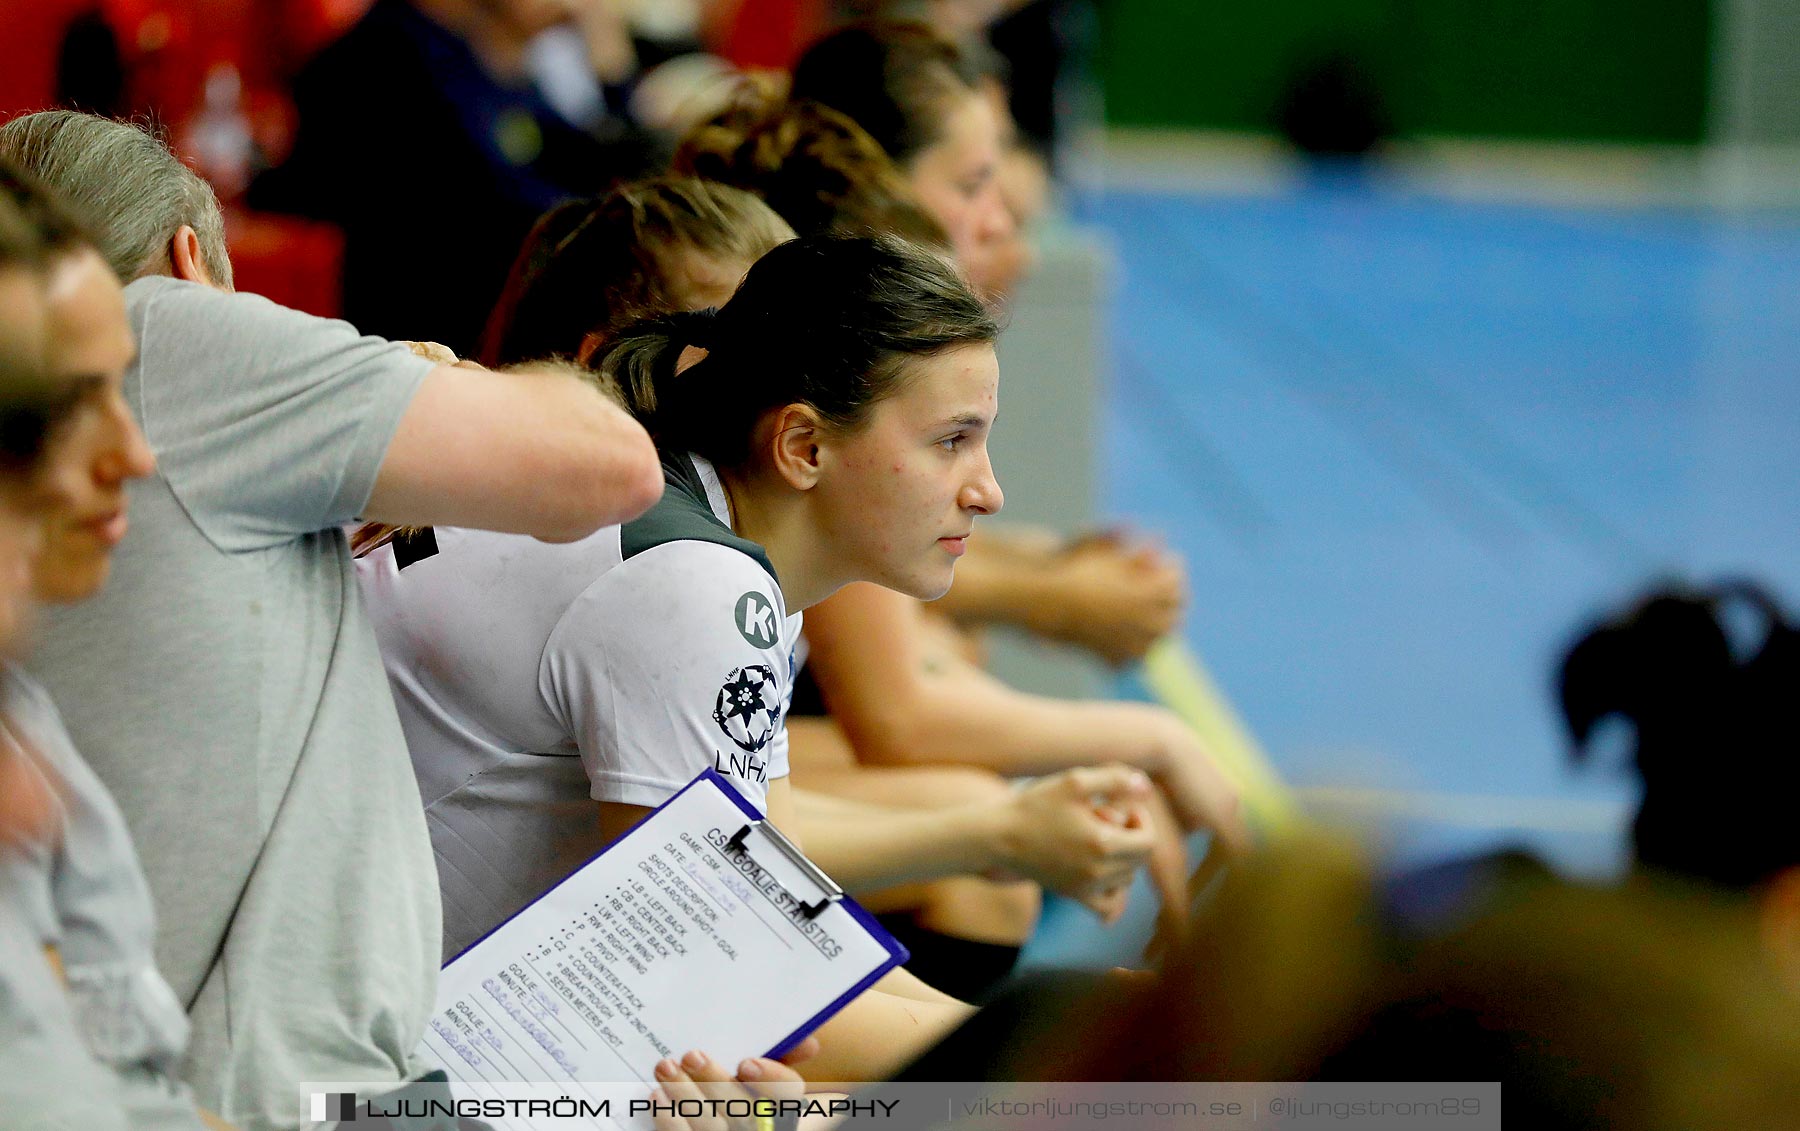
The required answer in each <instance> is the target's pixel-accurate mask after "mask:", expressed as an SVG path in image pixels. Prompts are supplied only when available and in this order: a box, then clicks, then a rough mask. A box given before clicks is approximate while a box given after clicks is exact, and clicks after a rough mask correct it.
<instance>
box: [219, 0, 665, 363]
mask: <svg viewBox="0 0 1800 1131" xmlns="http://www.w3.org/2000/svg"><path fill="white" fill-rule="evenodd" d="M546 35H549V36H550V38H548V39H544V38H542V37H544V36H546ZM571 35H572V36H573V37H574V38H573V39H571V38H570V36H571ZM584 64H585V66H586V68H587V69H586V70H585V72H584V71H583V69H582V68H583V65H584ZM635 66H636V62H635V57H634V54H633V49H632V45H631V41H630V39H629V37H628V35H627V34H626V32H625V29H624V27H623V25H622V23H620V22H619V21H618V20H617V19H616V18H615V17H613V16H612V14H611V6H610V5H608V4H606V3H605V2H604V0H579V2H572V3H567V4H563V3H555V2H553V0H411V2H408V0H377V2H376V3H375V4H374V6H373V7H372V8H371V9H370V10H369V13H368V15H367V16H365V17H364V18H363V20H362V21H361V22H360V23H358V24H357V25H356V26H355V27H354V28H352V29H351V30H350V31H349V32H347V33H346V34H345V35H344V36H343V37H342V38H341V39H339V40H338V41H337V42H336V43H334V44H332V45H331V46H330V47H327V48H326V49H325V50H324V51H322V52H320V53H319V54H318V56H316V57H315V58H314V59H313V60H312V61H311V62H310V63H308V64H307V65H306V67H305V68H304V69H303V70H302V71H301V73H300V75H299V77H298V78H297V80H296V82H295V87H294V97H295V102H296V104H297V107H298V110H299V116H300V124H299V129H298V132H297V135H296V139H295V145H294V152H293V154H292V156H291V157H289V158H288V160H287V161H286V162H285V163H283V164H282V165H281V166H280V167H279V168H277V169H275V170H272V171H271V172H269V173H267V174H265V175H264V176H263V177H262V178H260V179H259V180H258V181H257V183H256V185H255V186H254V188H253V191H252V195H251V202H252V203H253V204H254V205H256V206H257V207H264V208H271V209H275V210H277V211H287V212H295V213H300V214H303V215H308V216H314V217H317V218H319V219H324V220H329V221H332V222H334V223H337V224H339V225H340V226H342V228H343V229H344V234H345V240H346V246H345V252H344V276H343V277H344V315H345V317H346V318H348V319H349V320H350V321H351V322H352V323H354V324H355V325H356V326H357V327H358V328H359V329H361V330H363V331H365V332H367V333H372V334H378V335H384V336H389V337H397V338H411V339H420V338H429V339H433V340H436V341H440V342H443V343H444V344H446V345H448V346H450V347H451V348H452V349H453V350H455V351H456V352H458V353H464V352H469V351H471V350H473V348H474V347H475V345H476V339H477V337H478V335H479V333H480V329H481V326H482V324H483V322H484V320H485V318H486V315H487V312H488V310H489V309H490V308H491V307H492V305H493V302H494V298H495V296H496V295H497V294H499V292H500V287H501V284H502V282H503V281H504V280H505V278H506V272H507V268H508V267H509V266H510V264H511V262H512V257H513V252H514V251H515V250H516V249H517V248H518V246H519V241H520V240H521V239H522V238H523V237H524V236H525V234H526V232H528V231H529V230H530V228H531V225H532V223H533V221H535V220H536V219H537V217H538V216H539V215H540V214H541V213H542V212H544V211H545V210H546V209H548V208H550V207H551V206H552V205H554V204H556V203H557V202H558V201H560V200H562V199H563V198H565V197H568V196H574V195H581V194H590V193H594V192H598V191H600V190H602V189H604V188H605V187H607V186H608V185H609V184H611V183H613V182H614V181H617V180H620V179H624V178H628V177H631V176H634V175H636V174H638V173H640V172H642V171H644V170H646V169H647V168H648V167H649V166H650V164H651V163H652V147H651V145H650V143H649V141H648V140H647V139H646V138H645V136H644V135H643V134H642V133H641V132H640V131H638V130H637V129H636V128H635V127H634V126H632V125H631V124H630V123H629V122H628V121H627V120H626V119H624V118H623V117H621V116H620V115H619V114H618V113H616V112H615V111H614V110H613V107H614V106H615V105H617V104H619V102H620V97H621V96H620V95H619V94H618V93H617V91H616V90H615V89H614V87H613V86H612V85H610V84H613V83H617V82H620V81H623V80H625V79H627V78H629V76H630V74H631V73H632V72H633V70H634V68H635Z"/></svg>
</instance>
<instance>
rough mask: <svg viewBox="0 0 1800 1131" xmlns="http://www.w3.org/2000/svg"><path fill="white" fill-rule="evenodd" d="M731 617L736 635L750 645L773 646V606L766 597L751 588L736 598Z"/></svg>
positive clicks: (758, 646) (774, 627) (774, 629)
mask: <svg viewBox="0 0 1800 1131" xmlns="http://www.w3.org/2000/svg"><path fill="white" fill-rule="evenodd" d="M733 617H734V620H735V623H736V624H737V630H738V635H739V636H742V637H743V638H744V639H745V640H747V641H749V643H750V646H751V647H753V648H773V647H775V635H776V626H775V606H774V605H771V604H770V603H769V599H768V598H767V597H765V596H763V595H762V594H761V593H758V592H757V591H756V590H754V589H752V590H751V591H750V592H748V593H746V594H744V595H743V596H742V597H739V598H738V599H737V610H736V612H735V613H734V614H733Z"/></svg>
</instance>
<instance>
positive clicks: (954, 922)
mask: <svg viewBox="0 0 1800 1131" xmlns="http://www.w3.org/2000/svg"><path fill="white" fill-rule="evenodd" d="M826 114H830V112H829V111H827V112H826ZM833 116H834V117H835V115H833ZM839 123H840V125H841V127H842V128H843V130H844V131H846V132H847V133H850V132H854V133H860V131H858V130H857V127H856V126H855V125H853V124H851V123H849V122H847V121H842V120H841V119H840V120H839ZM835 140H836V139H833V138H831V137H829V136H828V137H825V138H821V139H819V142H820V143H819V144H817V145H813V146H810V147H809V150H810V151H811V152H813V153H815V154H817V155H818V156H819V157H821V158H822V159H824V160H828V161H830V162H831V164H832V165H833V167H835V168H837V169H838V170H839V171H840V172H841V174H842V180H841V187H840V189H839V190H838V191H837V192H836V193H834V194H833V196H832V198H831V199H829V200H827V199H821V198H820V197H818V196H813V197H812V199H813V200H814V202H815V207H817V208H818V209H819V210H820V211H821V212H829V213H830V214H831V215H834V216H837V217H840V218H841V221H842V222H841V223H840V224H839V226H840V227H842V228H844V229H846V230H855V229H856V228H857V227H859V226H861V225H864V224H867V223H869V222H872V221H875V220H877V219H880V218H883V217H892V216H896V215H898V214H901V213H904V212H908V211H911V212H914V213H916V214H917V216H916V222H915V229H916V230H918V231H919V232H921V233H922V234H927V235H928V234H929V228H930V227H935V225H934V224H933V223H932V221H930V220H929V218H926V217H924V216H923V214H922V213H917V210H916V209H915V208H913V206H912V205H911V204H910V203H908V202H907V201H906V199H905V197H904V195H903V193H904V190H903V188H902V187H900V186H897V185H894V184H890V183H884V182H883V179H882V176H881V174H882V173H883V172H884V171H885V173H886V175H887V176H888V177H890V178H892V179H893V180H894V181H897V180H898V174H897V173H896V172H894V170H893V168H892V166H891V164H890V163H889V162H888V161H887V159H886V158H885V157H883V156H882V155H881V154H880V153H879V152H878V151H874V148H873V143H872V142H868V141H867V140H866V139H864V145H863V148H862V149H861V150H858V149H856V148H855V147H853V146H852V145H851V144H849V143H848V139H847V138H846V139H844V141H845V143H844V144H836V143H834V142H835ZM859 156H860V158H861V162H860V164H859V161H858V158H859ZM792 238H793V230H792V229H791V228H789V227H788V226H787V224H785V223H784V222H783V221H782V219H781V218H780V217H779V216H777V215H776V214H775V213H774V211H773V210H772V209H771V208H770V207H769V206H768V205H767V204H764V203H763V202H762V201H761V200H760V199H758V198H757V197H755V196H753V195H751V194H750V193H747V192H744V191H742V190H739V189H735V188H731V187H729V186H726V185H722V184H718V183H716V182H711V181H703V180H697V179H693V178H687V177H661V178H655V179H652V180H648V181H643V182H639V183H636V184H632V185H627V186H623V187H621V188H619V189H616V190H614V191H613V192H611V193H609V194H607V195H606V196H604V197H601V198H596V199H593V200H576V201H569V202H566V203H565V204H563V205H560V206H559V207H557V208H556V209H553V210H552V211H550V212H549V213H546V214H545V216H544V217H543V218H542V219H541V220H540V221H539V222H538V224H537V225H536V227H535V228H534V229H533V231H532V234H531V236H530V237H529V238H528V239H527V240H526V243H525V246H524V247H523V248H521V250H520V254H519V257H518V261H517V263H516V264H515V266H514V268H513V271H512V275H511V278H510V280H509V283H508V286H507V290H506V292H505V294H504V295H503V296H502V298H501V301H500V303H499V305H498V306H497V307H496V309H495V314H494V318H493V319H492V320H491V321H490V324H489V326H488V332H487V335H486V343H487V345H486V347H485V349H484V360H486V361H487V362H488V363H490V364H499V365H504V364H513V363H517V362H525V361H530V360H534V359H540V358H545V357H564V358H570V357H573V358H586V357H588V356H590V355H591V354H592V352H593V351H594V350H595V349H596V348H599V347H600V346H601V344H602V343H604V342H605V341H607V340H610V339H611V338H612V337H613V336H614V335H616V334H617V332H618V330H619V329H620V328H621V327H622V326H623V325H624V324H625V323H626V322H628V321H629V320H630V319H631V318H632V317H633V316H634V315H641V314H647V313H664V312H669V311H673V310H694V309H700V308H703V307H707V306H716V305H718V304H720V303H722V302H724V301H725V300H726V299H727V298H729V297H730V294H731V289H732V288H733V287H735V286H736V285H737V283H738V281H739V280H741V279H742V278H743V275H744V272H746V271H748V270H749V269H750V265H751V264H752V263H754V262H755V261H756V259H757V258H758V257H759V256H761V255H762V254H763V253H764V252H767V251H768V250H769V249H771V248H773V247H774V246H776V245H777V244H779V243H782V242H784V241H786V240H789V239H792ZM371 533H372V532H371ZM958 568H959V569H960V568H961V565H960V564H959V566H958ZM833 729H835V728H833V727H832V725H831V723H830V722H829V720H822V719H814V720H808V727H807V730H808V734H807V735H805V736H804V737H805V740H806V741H811V742H825V741H831V740H832V737H833V736H832V735H830V734H826V733H818V732H821V731H830V730H833ZM790 738H793V739H794V740H795V741H800V740H801V736H798V735H790ZM892 773H893V774H894V775H895V776H899V777H903V778H904V779H905V781H906V786H907V791H906V792H905V794H904V795H901V796H896V797H894V798H892V799H891V800H890V801H888V802H887V803H883V804H875V803H871V802H857V801H851V800H846V799H839V798H834V797H832V796H830V795H827V794H823V793H818V792H814V791H810V790H807V789H806V788H805V787H806V784H807V782H806V780H805V777H804V776H802V778H801V779H800V780H799V781H797V782H796V790H795V800H796V803H797V810H798V819H799V821H800V832H801V835H803V836H804V837H805V838H806V840H807V844H808V847H809V849H810V850H811V853H812V856H813V859H814V860H815V861H816V862H818V863H819V864H820V865H821V866H822V867H823V868H824V869H825V870H826V871H827V872H829V873H830V874H831V875H832V876H833V877H834V878H835V879H836V880H837V881H838V882H839V883H841V884H843V885H844V886H845V887H846V889H848V890H849V891H851V892H852V893H854V894H855V895H856V896H857V897H858V898H859V899H861V900H862V901H863V902H864V904H865V905H866V906H868V907H870V909H871V910H875V911H877V912H878V913H881V912H888V913H890V915H889V917H888V918H885V919H884V921H885V922H890V923H893V919H892V915H897V914H903V913H905V914H909V915H910V913H911V912H913V911H915V910H918V911H924V912H926V913H927V914H929V915H930V916H931V919H932V922H933V924H934V926H935V928H936V932H935V933H936V934H938V935H942V936H943V937H942V938H941V939H935V940H927V941H926V942H925V943H924V944H923V945H921V938H920V937H919V934H918V932H914V933H913V934H911V935H910V936H909V937H908V938H907V939H906V942H907V945H908V947H909V948H910V949H912V950H913V952H914V956H915V960H917V959H919V958H920V956H921V953H922V952H923V951H925V950H929V949H932V947H933V943H934V942H935V949H936V950H938V951H944V952H947V956H953V957H954V959H955V961H954V962H938V963H936V964H934V966H933V975H932V976H931V977H927V978H926V979H925V980H926V981H928V982H930V983H931V984H932V985H936V986H938V987H939V988H941V989H945V990H947V991H949V992H952V993H953V994H955V996H959V997H971V998H972V997H975V996H979V995H980V994H981V993H982V992H983V990H984V989H985V988H986V987H987V986H988V985H990V984H991V983H992V982H994V981H995V980H997V979H998V978H999V977H1002V976H1004V975H1005V974H1006V972H1007V971H1008V970H1009V969H1010V967H1011V964H1012V960H1013V956H1014V954H1015V953H1016V950H1015V949H1014V948H1012V947H1009V946H1002V945H996V944H995V943H994V942H993V941H992V938H993V935H994V933H995V932H996V931H1007V930H1012V931H1016V932H1017V935H1016V938H1017V939H1018V940H1020V941H1022V940H1023V938H1024V937H1025V935H1027V934H1028V933H1029V932H1030V930H1031V929H1032V927H1033V926H1034V925H1035V921H1036V908H1037V902H1038V899H1037V889H1036V886H1035V884H1036V883H1041V884H1043V885H1044V886H1046V887H1049V888H1052V889H1053V890H1056V891H1058V892H1059V893H1062V894H1065V895H1068V896H1070V897H1072V898H1075V899H1077V900H1080V901H1082V902H1083V903H1085V904H1086V905H1088V906H1089V907H1091V908H1092V909H1093V910H1094V911H1095V912H1096V913H1097V914H1099V915H1101V916H1102V918H1104V919H1107V920H1111V919H1115V918H1117V916H1118V914H1119V913H1120V912H1122V911H1123V900H1122V899H1121V898H1119V896H1122V894H1123V892H1122V890H1121V889H1120V887H1119V885H1120V884H1121V883H1122V882H1123V881H1124V880H1126V879H1128V878H1129V876H1130V874H1131V873H1132V872H1133V871H1135V870H1136V869H1137V868H1138V867H1139V866H1140V865H1142V863H1143V862H1144V860H1145V857H1146V854H1147V853H1148V852H1149V850H1150V849H1151V847H1152V846H1153V844H1154V843H1155V837H1154V835H1153V833H1152V831H1151V830H1150V829H1149V828H1147V824H1148V822H1149V813H1148V811H1147V810H1146V809H1145V808H1144V807H1143V804H1142V802H1143V797H1144V795H1146V794H1147V791H1148V782H1147V780H1146V779H1144V778H1143V777H1142V775H1140V774H1137V773H1135V772H1133V771H1130V770H1127V769H1125V768H1123V767H1118V766H1108V767H1092V768H1083V769H1080V770H1076V771H1067V772H1064V773H1060V774H1053V775H1050V776H1048V777H1046V778H1044V779H1043V780H1041V781H1037V782H1033V783H1031V784H1029V785H1028V786H1025V787H1023V788H1019V789H1014V788H1012V787H1011V786H1010V785H1009V784H1008V783H1007V782H1005V781H1004V780H1003V779H1001V778H1000V777H999V776H998V775H996V774H993V773H991V772H988V771H981V770H975V769H970V768H961V767H910V768H906V769H900V770H895V771H893V772H892ZM1096 797H1099V798H1104V799H1106V801H1107V802H1108V803H1110V804H1114V805H1116V806H1117V807H1118V808H1119V810H1120V815H1119V819H1118V821H1117V822H1109V821H1107V820H1106V819H1105V818H1103V817H1102V816H1101V815H1100V814H1099V813H1098V812H1097V811H1096V809H1095V806H1094V798H1096ZM926 802H930V803H926ZM990 876H992V877H997V878H995V879H990V878H988V877H990ZM1012 876H1022V877H1025V880H1024V881H1023V882H1021V881H1018V880H1009V879H1007V877H1012ZM1032 881H1035V883H1033V882H1032ZM899 925H900V926H901V927H902V929H904V927H905V926H906V925H907V924H899ZM909 968H912V967H910V966H909ZM912 969H914V972H915V973H918V970H917V969H916V968H912ZM946 971H948V972H949V973H950V976H948V977H946V976H945V972H946Z"/></svg>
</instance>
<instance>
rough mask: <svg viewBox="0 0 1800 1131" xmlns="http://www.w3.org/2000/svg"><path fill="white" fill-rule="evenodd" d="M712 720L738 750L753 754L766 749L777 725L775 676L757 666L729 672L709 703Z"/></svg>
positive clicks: (779, 708)
mask: <svg viewBox="0 0 1800 1131" xmlns="http://www.w3.org/2000/svg"><path fill="white" fill-rule="evenodd" d="M713 721H714V722H716V723H718V724H719V729H720V730H722V731H724V732H725V737H727V738H729V739H731V741H733V742H735V743H737V745H738V747H739V748H740V749H743V750H748V751H751V752H752V753H754V752H755V751H758V750H761V749H762V748H763V747H765V746H767V745H768V744H769V739H771V738H773V737H774V736H775V727H776V725H777V724H779V723H780V722H781V695H780V691H779V690H778V689H777V687H776V684H775V673H774V672H772V671H770V670H769V669H768V668H765V667H763V666H762V665H761V664H748V665H745V666H744V667H741V668H733V669H731V674H730V675H728V676H726V677H725V686H723V687H721V688H719V698H718V700H717V701H716V702H715V703H714V704H713Z"/></svg>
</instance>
